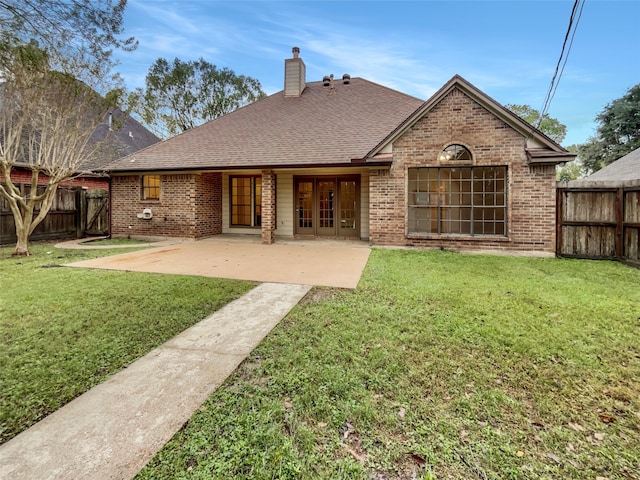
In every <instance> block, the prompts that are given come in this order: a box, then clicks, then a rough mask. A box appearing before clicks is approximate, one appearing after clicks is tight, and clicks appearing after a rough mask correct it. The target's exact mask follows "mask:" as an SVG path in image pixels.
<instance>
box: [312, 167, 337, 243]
mask: <svg viewBox="0 0 640 480" xmlns="http://www.w3.org/2000/svg"><path fill="white" fill-rule="evenodd" d="M336 200H337V198H336V181H335V180H334V179H333V178H332V179H328V180H325V179H318V200H317V202H318V203H317V208H318V229H317V232H316V234H317V235H327V236H335V234H336V222H335V208H336Z"/></svg>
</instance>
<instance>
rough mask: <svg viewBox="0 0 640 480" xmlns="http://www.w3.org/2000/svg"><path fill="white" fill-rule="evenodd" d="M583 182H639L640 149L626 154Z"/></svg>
mask: <svg viewBox="0 0 640 480" xmlns="http://www.w3.org/2000/svg"><path fill="white" fill-rule="evenodd" d="M583 180H584V181H592V180H593V181H605V182H607V181H608V182H617V181H621V182H626V181H629V180H640V148H638V149H636V150H634V151H633V152H631V153H628V154H626V155H625V156H624V157H622V158H619V159H618V160H616V161H615V162H613V163H610V164H609V165H607V166H606V167H604V168H602V169H601V170H598V171H597V172H595V173H594V174H592V175H589V176H588V177H587V178H585V179H583Z"/></svg>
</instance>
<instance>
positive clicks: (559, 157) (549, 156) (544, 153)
mask: <svg viewBox="0 0 640 480" xmlns="http://www.w3.org/2000/svg"><path fill="white" fill-rule="evenodd" d="M526 152H527V163H528V164H529V165H558V164H560V163H567V162H572V161H574V160H575V159H576V157H577V154H575V153H571V152H567V151H565V152H554V151H549V150H544V149H535V148H527V149H526Z"/></svg>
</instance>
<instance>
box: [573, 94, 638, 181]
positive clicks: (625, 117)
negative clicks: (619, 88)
mask: <svg viewBox="0 0 640 480" xmlns="http://www.w3.org/2000/svg"><path fill="white" fill-rule="evenodd" d="M596 122H597V123H598V124H599V125H598V128H597V131H596V136H595V137H592V138H590V139H589V141H588V142H587V143H585V144H582V145H580V147H579V150H578V152H579V154H580V158H581V159H582V162H583V164H584V166H585V168H586V169H587V170H588V171H589V172H590V173H593V172H595V171H597V170H600V169H601V168H602V167H604V166H606V165H609V164H610V163H612V162H615V161H616V160H617V159H619V158H620V157H623V156H625V155H626V154H627V153H630V152H632V151H634V150H636V149H638V148H640V84H638V85H636V86H635V87H632V88H630V89H629V90H628V91H627V93H626V94H625V95H624V96H622V97H621V98H618V99H617V100H614V101H613V102H611V103H609V104H608V105H607V106H606V107H605V108H604V110H603V111H602V112H601V113H600V114H599V115H598V116H597V117H596Z"/></svg>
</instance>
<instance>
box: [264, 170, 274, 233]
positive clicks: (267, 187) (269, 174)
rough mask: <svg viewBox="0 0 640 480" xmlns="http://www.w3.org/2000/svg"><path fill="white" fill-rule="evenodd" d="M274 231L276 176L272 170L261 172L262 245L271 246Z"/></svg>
mask: <svg viewBox="0 0 640 480" xmlns="http://www.w3.org/2000/svg"><path fill="white" fill-rule="evenodd" d="M275 230H276V176H275V174H274V173H273V171H272V170H263V171H262V243H264V244H265V245H271V244H272V243H273V242H274V241H275V233H276V232H275Z"/></svg>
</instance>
